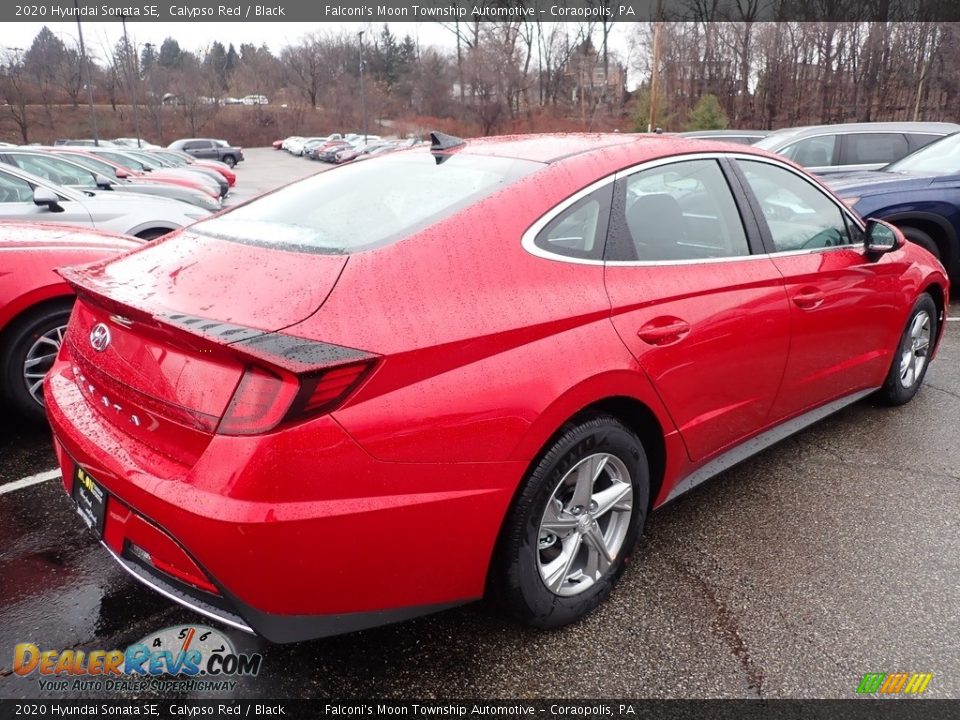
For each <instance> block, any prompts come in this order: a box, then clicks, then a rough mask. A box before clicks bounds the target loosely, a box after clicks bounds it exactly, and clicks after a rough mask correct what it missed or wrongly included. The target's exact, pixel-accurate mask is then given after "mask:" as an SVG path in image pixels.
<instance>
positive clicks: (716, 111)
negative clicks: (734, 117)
mask: <svg viewBox="0 0 960 720" xmlns="http://www.w3.org/2000/svg"><path fill="white" fill-rule="evenodd" d="M726 126H727V114H726V113H725V112H724V111H723V108H722V107H720V101H719V100H717V96H716V95H709V94H708V95H704V96H702V97H701V98H700V100H699V101H698V102H697V105H696V107H695V108H693V112H692V113H690V122H688V123H687V130H723V129H724V128H725V127H726Z"/></svg>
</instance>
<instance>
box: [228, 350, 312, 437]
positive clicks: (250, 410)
mask: <svg viewBox="0 0 960 720" xmlns="http://www.w3.org/2000/svg"><path fill="white" fill-rule="evenodd" d="M297 389H298V385H297V383H296V381H295V379H293V378H290V379H286V380H285V379H284V378H282V377H280V376H279V375H277V374H275V373H273V372H270V371H269V370H264V369H262V368H258V367H249V368H247V370H246V372H245V373H244V374H243V377H242V378H241V379H240V384H239V385H237V389H236V390H235V391H234V393H233V398H232V399H231V400H230V404H229V405H228V406H227V411H226V412H225V413H224V414H223V419H222V420H221V421H220V426H219V427H218V428H217V432H218V433H219V434H221V435H256V434H257V433H261V432H266V431H267V430H270V429H271V428H273V427H276V426H277V425H279V424H280V421H281V420H283V417H284V415H286V414H287V410H288V409H289V408H290V405H291V403H292V402H293V400H294V398H295V397H296V396H297Z"/></svg>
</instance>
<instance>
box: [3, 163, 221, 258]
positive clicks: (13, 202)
mask: <svg viewBox="0 0 960 720" xmlns="http://www.w3.org/2000/svg"><path fill="white" fill-rule="evenodd" d="M209 215H210V213H209V212H207V211H206V210H203V209H201V208H198V207H193V206H190V205H187V204H185V203H182V202H180V201H179V200H169V199H167V198H161V197H150V196H147V195H140V194H129V195H126V194H121V193H113V192H97V191H92V190H84V191H80V190H74V189H72V188H68V187H65V186H63V185H59V184H57V183H52V182H50V181H49V180H46V179H44V178H42V177H40V176H38V175H34V174H33V173H29V172H26V171H25V170H21V169H20V168H19V167H14V166H13V165H7V164H0V220H14V221H18V222H24V221H34V222H45V223H58V224H63V225H80V226H83V227H93V228H97V229H98V230H107V231H109V232H118V233H122V234H124V235H134V236H136V237H138V238H140V239H142V240H153V239H155V238H158V237H160V236H161V235H166V234H167V233H169V232H170V231H171V230H177V229H178V228H181V227H183V226H184V225H189V224H190V223H192V222H194V221H195V220H200V219H202V218H205V217H209Z"/></svg>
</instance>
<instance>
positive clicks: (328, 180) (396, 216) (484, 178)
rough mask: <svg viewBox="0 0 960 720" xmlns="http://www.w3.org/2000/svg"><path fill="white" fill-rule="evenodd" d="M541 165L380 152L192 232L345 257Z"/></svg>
mask: <svg viewBox="0 0 960 720" xmlns="http://www.w3.org/2000/svg"><path fill="white" fill-rule="evenodd" d="M440 160H442V161H441V162H438V161H440ZM542 167H543V165H542V164H541V163H536V162H531V161H528V160H516V159H513V158H499V157H486V156H476V155H465V154H462V153H459V154H454V155H452V156H448V157H446V158H439V157H434V156H433V155H432V154H431V153H429V152H423V151H414V152H409V153H401V154H397V155H386V156H384V157H382V158H379V159H377V160H375V161H371V162H367V163H359V164H356V165H346V166H343V167H341V168H338V169H336V170H333V171H330V172H325V173H320V174H318V175H314V176H312V177H309V178H307V179H305V180H301V181H299V182H297V183H294V184H292V185H288V186H287V187H285V188H282V189H280V190H278V191H276V192H274V193H271V194H269V195H266V196H264V197H262V198H259V199H258V200H254V201H253V202H250V203H248V204H246V205H242V206H241V207H238V208H237V209H235V210H232V211H231V212H228V213H226V214H224V215H220V216H218V217H216V218H211V219H210V220H207V221H204V222H201V223H198V224H196V225H193V226H192V230H194V231H195V232H197V233H200V234H205V235H211V236H214V237H218V238H224V239H226V240H234V241H237V242H244V243H251V244H257V245H267V246H271V247H283V248H287V249H292V250H301V251H304V250H305V251H310V252H320V253H328V254H348V253H351V252H357V251H360V250H365V249H369V248H371V247H375V246H378V245H383V244H386V243H388V242H392V241H395V240H399V239H401V238H402V237H404V236H407V235H410V234H412V233H414V232H416V231H419V230H422V229H423V228H425V227H428V226H429V225H432V224H434V223H436V222H439V221H440V220H443V219H444V218H446V217H449V216H450V215H452V214H454V213H455V212H457V211H458V210H460V209H462V208H464V207H466V206H468V205H470V204H471V203H474V202H476V201H478V200H479V199H481V198H483V197H486V196H488V195H491V194H493V193H494V192H496V191H498V190H501V189H503V188H504V187H506V186H507V185H509V184H511V183H512V182H515V181H516V180H518V179H519V178H521V177H523V176H525V175H528V174H530V173H532V172H535V171H536V170H538V169H540V168H542Z"/></svg>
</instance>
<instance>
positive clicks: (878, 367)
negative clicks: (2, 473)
mask: <svg viewBox="0 0 960 720" xmlns="http://www.w3.org/2000/svg"><path fill="white" fill-rule="evenodd" d="M63 275H64V277H65V278H66V279H67V280H68V281H69V282H70V283H71V284H72V285H73V287H74V288H75V290H76V292H77V294H78V298H79V299H78V302H77V304H76V307H75V310H74V313H73V316H72V318H71V322H70V326H69V330H68V332H67V336H66V341H65V342H64V344H63V347H62V349H61V352H60V355H59V357H58V359H57V361H56V365H55V366H54V368H53V370H52V371H51V372H50V373H49V374H48V376H47V380H46V385H45V396H46V399H47V407H48V416H49V419H50V422H51V424H52V426H53V432H54V437H55V441H56V443H55V444H56V448H57V453H58V456H59V460H60V463H61V465H62V469H63V477H64V483H65V486H66V489H67V491H68V492H69V493H70V494H71V495H72V496H73V498H74V499H75V500H76V502H77V507H78V509H79V510H80V512H81V514H82V515H83V517H84V518H85V519H86V521H87V522H88V524H89V525H90V526H91V527H92V528H94V530H95V532H96V533H97V534H98V535H99V536H100V537H101V538H102V541H103V544H104V546H105V547H106V548H107V550H108V551H109V552H110V553H111V554H112V555H113V556H114V557H115V558H116V560H117V561H118V562H119V563H121V564H122V565H123V567H125V568H126V569H127V570H128V571H129V572H130V573H132V574H133V575H135V576H136V577H137V578H139V579H140V580H141V581H143V582H144V583H146V584H148V585H150V586H152V587H153V588H155V589H157V590H159V591H160V592H161V593H164V594H166V595H168V596H169V597H171V598H173V599H175V600H177V601H178V602H181V603H183V604H185V605H188V606H190V607H193V608H195V609H197V610H198V611H200V612H201V613H204V614H207V615H209V616H212V617H215V618H220V619H221V620H222V621H224V622H226V623H229V624H232V625H234V626H237V627H241V628H245V629H253V630H255V631H256V632H258V633H260V634H262V635H263V636H265V637H267V638H269V639H271V640H274V641H289V640H296V639H304V638H309V637H317V636H322V635H328V634H334V633H340V632H347V631H350V630H354V629H359V628H364V627H369V626H372V625H378V624H382V623H386V622H391V621H396V620H401V619H404V618H408V617H412V616H415V615H418V614H422V613H425V612H430V611H434V610H437V609H440V608H445V607H449V606H452V605H456V604H459V603H464V602H467V601H470V600H473V599H476V598H480V597H482V596H485V595H489V596H492V597H494V598H495V599H496V600H497V601H498V602H499V603H500V604H501V605H502V606H503V607H504V608H505V609H506V610H507V611H509V612H510V613H512V614H513V615H514V616H516V617H517V618H519V619H520V620H522V621H524V622H527V623H530V624H532V625H535V626H540V627H552V626H557V625H561V624H564V623H568V622H571V621H573V620H576V619H577V618H579V617H581V616H583V615H584V614H585V613H587V612H589V611H590V610H591V609H592V608H594V607H595V606H596V605H597V604H598V603H599V602H600V601H601V600H603V599H604V598H605V597H606V596H607V594H608V593H609V592H610V589H611V587H612V586H613V584H614V582H615V581H616V579H617V577H618V576H619V575H620V573H621V571H622V570H623V568H624V563H625V561H626V559H627V558H628V556H629V555H630V553H631V551H632V550H633V546H634V542H635V540H636V538H637V536H638V533H639V532H640V530H641V528H642V526H643V524H644V521H645V519H646V517H647V514H648V513H649V512H650V511H651V510H652V509H654V508H656V507H657V506H659V505H662V504H663V503H665V502H667V501H668V500H670V499H672V498H674V497H676V496H677V495H678V494H680V493H682V492H684V491H685V490H688V489H689V488H691V487H693V486H694V485H696V484H698V483H699V482H701V481H703V480H704V479H706V478H708V477H710V476H711V475H713V474H715V473H717V472H719V471H721V470H723V469H725V468H727V467H729V466H731V465H732V464H734V463H735V462H737V461H739V460H741V459H743V458H744V457H747V456H749V455H750V454H752V453H755V452H757V451H759V450H760V449H762V448H764V447H766V446H769V445H770V444H772V443H774V442H776V441H778V440H780V439H782V438H783V437H785V436H786V435H788V434H789V433H791V432H795V431H797V430H799V429H801V428H803V427H805V426H806V425H808V424H810V423H812V422H814V421H815V420H817V419H819V418H822V417H824V416H826V415H828V414H829V413H831V412H834V411H836V410H837V409H839V408H841V407H843V406H845V405H847V404H849V403H852V402H854V401H856V400H857V399H859V398H862V397H864V396H866V395H869V394H873V393H876V394H878V395H879V397H881V398H882V399H884V400H885V401H887V402H889V403H892V404H898V403H903V402H906V401H908V400H909V399H910V398H911V397H912V396H913V395H914V394H915V393H916V392H917V389H918V388H919V386H920V384H921V382H922V381H923V378H924V374H925V373H926V370H927V367H928V364H929V362H930V360H931V358H932V357H933V355H934V351H935V348H936V346H937V342H938V340H939V338H940V335H941V331H942V328H943V325H944V322H943V321H944V319H945V318H944V315H945V308H946V307H947V304H948V300H947V293H948V282H947V278H946V276H945V274H944V271H943V268H942V267H941V266H940V265H939V263H937V262H936V260H935V259H934V258H932V257H931V256H930V255H929V254H928V253H927V252H926V251H924V250H923V249H922V248H919V247H917V246H916V245H913V244H907V243H905V242H904V238H903V236H902V235H901V234H900V232H899V231H897V230H895V229H894V228H892V227H891V226H889V225H886V224H884V223H882V222H874V221H871V222H868V223H866V224H865V223H864V222H863V221H862V220H861V219H860V218H859V217H857V216H856V215H855V214H854V213H852V211H850V210H849V209H848V208H846V207H845V206H844V205H843V203H842V202H840V201H839V200H838V199H837V198H836V197H834V196H833V195H832V194H831V193H830V192H829V191H828V190H827V189H826V188H825V187H824V186H822V185H821V184H820V183H819V182H818V181H817V180H815V179H813V178H812V177H811V176H809V175H808V174H806V173H805V172H804V171H803V170H801V169H799V168H798V167H797V166H795V165H792V164H791V163H789V162H787V161H784V160H782V159H778V158H776V157H774V156H772V155H770V154H767V153H765V152H763V151H757V150H753V149H750V148H747V147H744V148H743V149H742V150H738V149H736V148H733V147H731V146H730V145H728V144H723V143H714V142H698V141H690V140H684V139H681V138H676V137H657V138H637V137H631V136H627V135H565V136H550V135H546V136H527V137H510V138H488V139H483V140H475V141H470V142H463V141H460V140H458V139H455V138H450V137H447V136H442V135H436V136H435V137H434V142H433V144H432V146H430V147H428V148H422V149H421V148H414V149H411V150H407V151H402V152H398V153H391V154H387V155H385V156H384V157H382V158H377V159H374V160H371V161H369V162H363V163H356V164H351V165H345V166H343V167H340V168H338V169H336V170H334V171H331V172H328V173H323V174H320V175H316V176H314V177H311V178H308V179H306V180H303V181H300V182H297V183H295V184H292V185H289V186H287V187H285V188H283V189H280V190H277V191H275V192H273V193H271V194H268V195H265V196H263V197H260V198H258V199H255V200H253V201H251V202H249V203H247V204H245V205H241V206H239V207H238V208H236V209H234V210H232V211H230V212H227V213H224V214H222V215H220V216H217V217H215V218H211V219H208V220H205V221H203V222H200V223H197V224H195V225H193V226H191V227H189V228H186V229H184V230H182V231H180V232H178V233H175V234H173V235H171V236H169V237H168V238H165V239H163V240H161V241H160V242H158V243H154V244H151V245H150V246H148V247H144V248H141V249H138V250H135V251H133V252H130V253H127V254H126V255H124V256H121V257H120V258H118V259H113V260H110V261H106V262H101V263H98V264H94V265H90V266H86V267H82V268H74V269H68V270H66V271H63Z"/></svg>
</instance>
